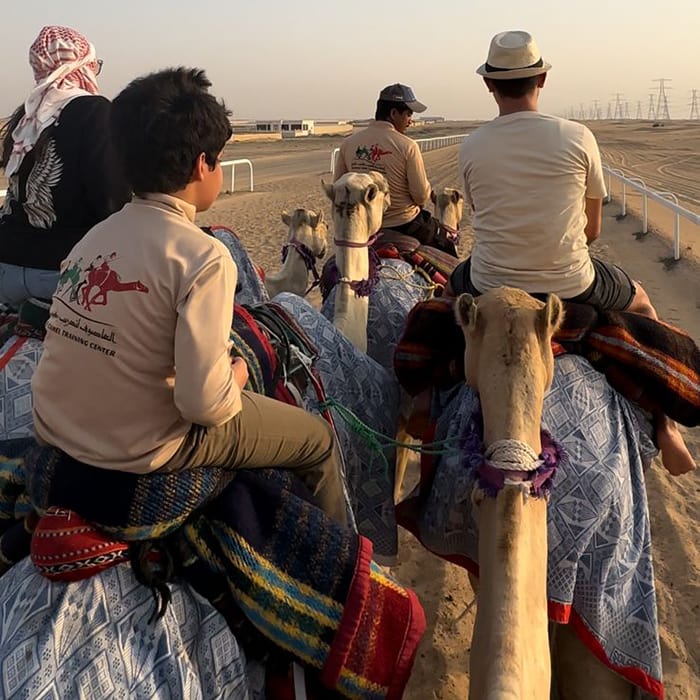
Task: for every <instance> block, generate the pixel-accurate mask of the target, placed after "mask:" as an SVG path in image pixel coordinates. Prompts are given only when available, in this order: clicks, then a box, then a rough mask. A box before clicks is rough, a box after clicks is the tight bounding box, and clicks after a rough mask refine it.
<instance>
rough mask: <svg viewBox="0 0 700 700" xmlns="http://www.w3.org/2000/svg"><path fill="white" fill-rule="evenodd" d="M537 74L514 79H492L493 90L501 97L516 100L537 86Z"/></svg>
mask: <svg viewBox="0 0 700 700" xmlns="http://www.w3.org/2000/svg"><path fill="white" fill-rule="evenodd" d="M539 78H540V76H539V75H534V76H531V77H529V78H515V79H514V80H492V81H491V84H492V85H493V88H494V90H495V91H496V92H497V93H498V94H499V95H501V96H502V97H510V98H511V99H514V100H517V99H519V98H520V97H525V95H527V94H529V93H531V92H532V91H533V90H534V89H535V88H536V87H537V81H538V80H539Z"/></svg>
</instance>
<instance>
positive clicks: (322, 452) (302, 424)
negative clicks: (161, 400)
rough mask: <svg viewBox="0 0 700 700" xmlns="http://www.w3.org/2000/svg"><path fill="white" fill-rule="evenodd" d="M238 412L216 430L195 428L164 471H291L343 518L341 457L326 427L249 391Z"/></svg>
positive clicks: (329, 510)
mask: <svg viewBox="0 0 700 700" xmlns="http://www.w3.org/2000/svg"><path fill="white" fill-rule="evenodd" d="M241 400H242V403H243V408H242V410H241V411H240V412H239V413H238V414H236V415H235V416H234V417H233V418H232V419H231V420H230V421H228V422H226V423H224V424H223V425H218V426H215V427H208V428H201V427H200V426H193V429H192V430H191V431H190V433H188V435H187V437H186V438H185V443H184V444H183V446H182V447H181V448H180V449H179V450H178V451H177V452H176V453H175V455H174V456H173V458H172V459H171V460H170V461H169V462H168V463H167V464H166V465H164V467H163V470H164V471H179V470H181V469H189V468H194V467H210V466H212V467H216V466H218V467H224V468H227V469H261V468H280V469H291V470H292V471H293V472H294V473H295V474H296V475H297V476H298V477H299V478H300V479H301V480H302V481H303V482H304V483H305V484H306V486H307V487H308V488H309V490H310V491H311V492H312V493H313V494H314V496H315V497H316V499H317V501H318V504H319V505H320V507H321V508H323V510H324V511H326V513H327V514H328V515H330V517H331V518H333V519H334V520H335V521H336V522H338V523H340V524H342V525H345V524H346V523H347V515H346V509H345V495H344V489H343V483H342V475H341V471H340V456H339V454H338V447H337V445H336V441H335V438H334V436H333V432H332V430H331V429H330V426H329V425H328V423H327V422H326V421H325V420H323V418H320V417H319V416H314V415H313V414H311V413H307V412H306V411H303V410H302V409H300V408H297V407H296V406H289V405H288V404H285V403H282V402H281V401H275V400H274V399H270V398H268V397H266V396H262V395H260V394H254V393H253V392H250V391H243V392H242V393H241Z"/></svg>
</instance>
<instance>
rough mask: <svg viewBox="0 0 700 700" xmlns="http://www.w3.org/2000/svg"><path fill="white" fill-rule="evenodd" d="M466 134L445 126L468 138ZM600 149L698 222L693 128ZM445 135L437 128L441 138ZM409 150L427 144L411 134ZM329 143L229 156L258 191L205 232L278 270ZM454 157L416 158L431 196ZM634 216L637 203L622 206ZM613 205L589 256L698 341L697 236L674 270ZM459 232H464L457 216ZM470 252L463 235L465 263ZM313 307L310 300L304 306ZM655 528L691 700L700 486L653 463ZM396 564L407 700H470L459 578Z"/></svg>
mask: <svg viewBox="0 0 700 700" xmlns="http://www.w3.org/2000/svg"><path fill="white" fill-rule="evenodd" d="M472 126H473V125H471V124H460V125H456V126H453V129H454V131H453V132H456V133H465V132H467V131H469V130H470V129H471V128H472ZM589 126H591V128H592V129H593V130H594V132H595V133H596V136H597V137H598V139H599V142H600V145H601V151H602V153H603V157H604V160H606V161H607V162H609V163H610V164H611V165H614V166H615V167H618V166H620V165H621V166H623V167H624V168H626V169H627V170H629V171H634V172H635V174H636V175H638V176H640V177H642V178H643V179H645V181H646V182H647V183H648V184H649V185H650V186H654V187H663V189H668V190H670V191H672V192H676V193H677V194H679V195H681V197H682V199H681V201H682V204H683V206H687V207H688V208H691V209H694V210H700V201H698V200H697V199H696V197H697V196H698V191H697V190H696V189H695V183H696V182H698V180H699V179H700V124H699V123H695V124H693V123H686V124H677V123H673V124H668V125H666V126H664V127H658V128H654V127H652V126H651V125H650V124H648V123H646V124H645V123H634V122H629V123H618V124H615V123H605V122H592V123H590V124H589ZM447 130H448V127H446V126H443V127H441V128H440V131H441V132H442V133H447ZM413 135H414V137H415V138H420V137H425V136H428V135H430V134H428V133H421V134H413ZM338 143H339V139H337V138H316V139H306V140H302V139H297V140H294V141H293V142H283V143H277V144H254V143H246V144H233V145H231V146H230V147H229V148H228V149H227V153H226V158H250V159H251V160H252V161H253V163H254V166H255V177H256V190H255V192H253V193H247V192H240V193H239V192H236V193H235V194H233V195H231V194H225V195H222V196H221V197H220V198H219V200H218V202H217V203H216V204H215V206H214V207H213V209H212V210H210V211H209V212H207V213H206V214H204V215H202V216H201V221H202V223H214V222H218V223H222V224H226V225H229V226H232V227H233V228H235V230H236V231H237V232H238V233H239V234H240V235H241V237H242V238H243V240H244V241H245V243H246V246H247V247H248V249H249V251H250V253H251V255H252V257H253V259H254V260H255V261H256V262H258V263H259V264H262V265H263V266H264V267H266V268H268V269H271V270H275V269H277V267H278V265H279V254H280V248H281V245H282V243H283V242H284V238H285V234H286V230H285V227H284V225H283V224H282V222H281V220H280V213H281V212H282V210H283V209H290V210H291V209H294V208H296V207H308V208H312V209H316V210H318V209H319V208H320V209H323V210H324V212H325V214H326V218H327V219H329V218H330V208H329V206H328V202H327V200H326V199H325V196H324V194H323V192H322V190H321V185H320V181H321V178H325V179H326V180H329V179H330V173H329V172H328V166H329V162H330V160H329V159H330V151H331V149H332V148H334V147H335V146H337V145H338ZM456 157H457V147H450V148H445V149H441V150H439V151H433V152H430V153H427V154H426V155H425V161H426V168H427V171H428V176H429V177H430V179H431V182H432V183H433V186H434V187H436V188H437V187H443V186H453V187H454V186H457V187H458V186H459V184H460V183H459V181H458V179H457V173H456ZM244 172H245V169H241V170H237V172H236V180H237V183H238V184H237V189H238V187H239V186H241V187H243V188H245V187H247V182H248V181H247V176H245V175H244ZM630 205H631V206H632V207H638V206H639V197H636V198H632V199H630V202H629V203H628V206H630ZM619 212H620V206H619V203H618V202H616V201H613V202H612V203H610V204H609V205H607V206H606V207H605V208H604V224H603V233H602V236H601V240H600V241H599V242H598V243H596V244H595V248H594V250H595V253H596V254H597V255H600V256H602V257H603V258H606V259H608V260H611V261H613V262H617V263H624V266H625V267H626V269H627V270H628V271H629V272H630V274H632V275H633V277H634V278H635V279H638V280H640V281H641V282H642V283H643V284H644V286H645V288H646V289H647V291H648V292H649V294H650V296H651V299H652V301H653V302H654V304H655V305H656V307H657V309H658V311H659V313H660V315H661V317H662V318H664V319H666V320H668V321H670V322H672V323H675V324H678V325H680V326H682V327H684V328H685V329H686V330H688V331H689V332H690V334H691V335H692V336H693V337H694V338H695V340H696V341H700V313H699V312H698V309H699V308H700V275H699V274H698V272H699V271H700V269H699V266H698V262H697V260H696V259H695V258H694V255H697V254H698V253H700V232H698V231H697V230H692V227H689V226H683V228H682V252H683V255H684V257H683V259H682V260H681V261H680V262H679V263H678V264H671V263H670V262H669V260H668V257H669V255H670V252H671V247H670V235H671V233H672V223H671V221H670V219H668V217H667V216H665V215H664V214H663V212H661V211H660V210H656V209H654V210H653V211H651V212H650V216H651V220H652V230H651V231H650V233H648V234H647V235H646V236H643V237H640V236H638V235H637V234H638V232H639V231H640V229H641V226H640V222H639V220H638V219H636V218H634V216H632V215H629V216H627V217H626V218H625V219H624V220H620V221H618V220H617V215H618V214H619ZM463 229H464V230H465V231H467V232H468V231H469V216H468V214H466V213H465V218H464V221H463ZM469 247H470V236H469V234H468V233H467V235H466V236H465V239H464V241H463V244H462V249H463V251H462V252H466V251H467V250H468V249H469ZM311 299H312V301H313V302H314V303H318V302H319V299H318V297H317V296H312V297H311ZM686 438H687V441H688V443H689V445H690V447H691V450H692V452H693V454H694V455H695V457H696V459H700V429H693V430H688V431H686ZM647 491H648V495H649V508H650V512H651V521H652V537H653V546H654V561H655V572H656V580H657V596H658V606H659V618H660V635H661V646H662V654H663V666H664V681H665V685H666V697H667V698H668V699H669V700H697V698H698V697H700V624H699V622H700V583H699V582H700V474H699V473H698V472H696V473H694V474H691V475H687V476H684V477H680V478H676V479H674V478H672V477H670V476H668V475H667V473H666V472H665V471H664V470H663V468H662V467H661V466H660V464H658V463H655V464H654V466H653V467H652V469H651V471H650V473H649V474H648V477H647ZM400 547H401V549H400V553H399V564H398V565H397V566H396V567H395V568H394V570H393V571H394V574H395V575H396V576H397V577H398V578H399V580H400V581H402V582H403V583H404V584H406V585H409V586H412V587H413V588H414V589H415V590H416V592H417V594H418V595H419V597H420V599H421V602H422V604H423V606H424V608H425V611H426V615H427V620H428V630H427V632H426V635H425V637H424V640H423V642H422V644H421V647H420V650H419V653H418V658H417V660H416V664H415V669H414V673H413V676H412V679H411V681H410V684H409V688H408V691H407V693H406V698H408V699H409V700H426V699H429V698H443V699H445V700H447V699H451V698H455V699H456V698H465V697H466V694H467V690H468V684H469V679H468V667H469V649H470V644H471V631H472V625H473V621H474V615H473V613H474V610H473V609H470V610H469V611H468V612H466V614H464V615H463V617H461V618H460V615H461V614H462V613H464V612H465V610H466V608H467V606H468V604H469V603H470V602H471V601H472V599H473V595H472V592H471V589H470V587H469V583H468V580H467V577H466V575H465V573H464V572H463V571H462V570H461V569H459V568H457V567H455V566H453V565H450V564H447V563H445V562H443V561H442V560H440V559H437V558H436V557H433V556H432V555H430V554H429V553H427V552H426V551H425V550H423V549H422V547H421V546H420V545H418V544H417V543H416V542H415V540H414V539H413V538H412V537H411V536H410V535H408V534H406V533H404V532H402V533H401V545H400Z"/></svg>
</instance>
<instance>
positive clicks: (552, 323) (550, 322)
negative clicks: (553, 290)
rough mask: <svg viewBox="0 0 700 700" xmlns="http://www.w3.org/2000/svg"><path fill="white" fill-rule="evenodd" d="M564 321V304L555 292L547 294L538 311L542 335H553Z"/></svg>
mask: <svg viewBox="0 0 700 700" xmlns="http://www.w3.org/2000/svg"><path fill="white" fill-rule="evenodd" d="M563 321H564V305H563V304H562V303H561V299H560V298H559V297H558V296H557V295H556V294H548V295H547V301H546V303H545V305H544V308H543V309H542V310H541V311H540V327H541V329H542V332H543V334H544V335H546V336H548V337H551V336H552V335H554V334H555V333H556V332H557V331H558V330H559V327H560V326H561V324H562V322H563Z"/></svg>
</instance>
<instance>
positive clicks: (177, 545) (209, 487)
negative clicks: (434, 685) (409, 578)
mask: <svg viewBox="0 0 700 700" xmlns="http://www.w3.org/2000/svg"><path fill="white" fill-rule="evenodd" d="M0 449H1V452H2V453H3V454H4V456H5V457H4V460H3V461H2V462H0V477H1V478H0V509H1V511H2V515H3V517H2V522H3V523H4V526H5V532H4V534H3V535H2V537H1V538H0V550H1V551H2V556H3V559H4V560H9V559H11V558H13V557H16V555H17V554H18V552H16V551H14V550H13V546H12V545H14V544H16V542H17V537H16V533H17V532H18V531H28V530H31V528H32V526H33V521H32V520H31V519H29V518H27V517H25V518H24V519H22V520H17V519H16V518H17V516H18V515H19V514H20V511H18V510H17V509H18V507H20V508H21V507H22V506H21V504H22V503H23V502H24V503H26V498H22V483H23V481H24V483H25V486H26V492H27V494H28V495H29V499H30V501H31V502H32V504H33V506H34V507H35V509H36V510H37V511H38V512H40V513H41V512H45V511H47V510H48V509H49V508H50V507H52V506H57V507H60V508H65V509H68V510H72V511H75V512H76V513H79V514H80V515H81V516H82V517H83V518H85V520H87V521H88V522H91V523H93V524H94V525H95V526H97V527H98V528H100V529H101V530H102V531H104V532H105V533H106V534H107V535H109V536H111V537H113V538H115V539H122V540H125V541H127V542H130V543H131V546H130V555H131V562H132V567H133V568H134V573H135V574H136V577H137V579H139V580H141V581H144V582H148V583H150V584H151V585H152V586H153V587H154V590H156V591H157V592H158V594H159V596H160V603H159V610H160V611H161V612H163V611H164V610H165V609H167V602H168V599H169V596H170V594H169V588H168V586H167V583H168V581H169V580H171V578H172V576H173V575H178V576H180V577H181V578H183V579H184V580H185V581H187V582H188V583H190V584H191V585H192V586H193V587H194V589H195V590H197V591H198V592H200V593H201V594H202V595H204V596H205V597H206V598H207V599H209V600H210V601H211V602H212V603H213V604H214V605H215V607H217V608H218V609H219V610H220V611H221V612H222V613H223V614H224V615H225V616H226V617H227V619H229V622H230V624H232V625H235V627H236V628H239V627H240V625H241V621H240V613H239V611H242V613H243V614H244V615H245V618H246V620H247V621H248V623H250V624H252V625H253V626H254V628H255V629H256V630H257V631H258V632H259V633H261V634H262V635H263V636H264V637H265V639H266V640H268V641H269V642H271V643H272V644H273V645H274V646H275V647H276V648H278V649H281V650H283V651H285V652H287V653H290V654H292V655H293V656H294V657H296V658H297V659H298V660H299V661H301V662H302V663H303V664H305V665H306V666H307V667H308V668H310V669H313V670H315V671H316V672H317V673H318V674H319V675H320V678H321V680H322V682H323V684H324V686H325V687H326V688H330V689H333V690H335V691H337V692H340V693H342V694H343V695H344V696H346V697H350V698H400V697H401V695H402V693H403V689H404V686H405V684H406V682H407V680H408V676H409V673H410V669H411V667H412V664H413V660H414V657H415V653H416V649H417V645H418V641H419V640H420V637H421V636H422V634H423V632H424V630H425V619H424V616H423V611H422V608H421V607H420V604H419V603H418V600H417V598H416V597H415V595H414V594H413V593H412V592H411V591H410V590H408V589H405V588H403V587H401V586H399V585H398V584H397V583H396V582H394V581H392V580H391V579H389V578H388V577H386V576H385V575H384V574H383V573H382V572H381V570H380V569H379V568H378V567H377V566H376V565H375V564H374V563H373V562H372V561H371V557H372V545H371V543H370V542H369V541H368V540H367V539H366V538H364V537H362V536H358V535H355V534H354V533H353V532H352V531H351V530H348V529H345V528H341V527H340V526H338V525H336V524H335V523H334V522H333V521H332V520H330V519H329V518H328V517H327V516H326V515H325V514H324V513H323V511H321V510H320V509H319V508H317V507H316V506H315V505H314V504H313V503H312V497H311V496H310V494H309V493H308V491H306V489H305V488H304V487H303V485H302V484H301V483H300V482H298V481H297V480H295V479H294V478H293V476H292V475H291V474H290V473H289V472H286V471H284V470H255V471H247V470H240V471H238V472H229V471H226V470H222V469H216V468H206V469H192V470H188V471H184V472H179V473H173V474H166V473H158V472H156V473H152V474H147V475H137V474H130V473H126V472H115V471H110V470H105V469H97V468H95V467H89V466H87V465H84V464H81V463H79V462H77V461H75V460H73V459H71V458H70V457H68V456H67V455H64V454H62V453H60V452H59V451H57V450H54V449H52V448H42V447H40V446H38V445H37V444H36V443H35V442H34V441H32V440H17V441H6V442H5V443H2V446H1V448H0ZM8 485H9V487H8ZM100 493H102V494H109V498H106V499H100V498H96V497H95V494H100ZM18 501H19V502H20V505H19V506H18ZM25 515H26V513H25ZM8 543H12V545H11V546H6V544H8ZM151 553H155V554H156V555H157V556H156V557H154V558H153V557H150V556H149V554H151ZM25 554H26V552H25Z"/></svg>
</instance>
